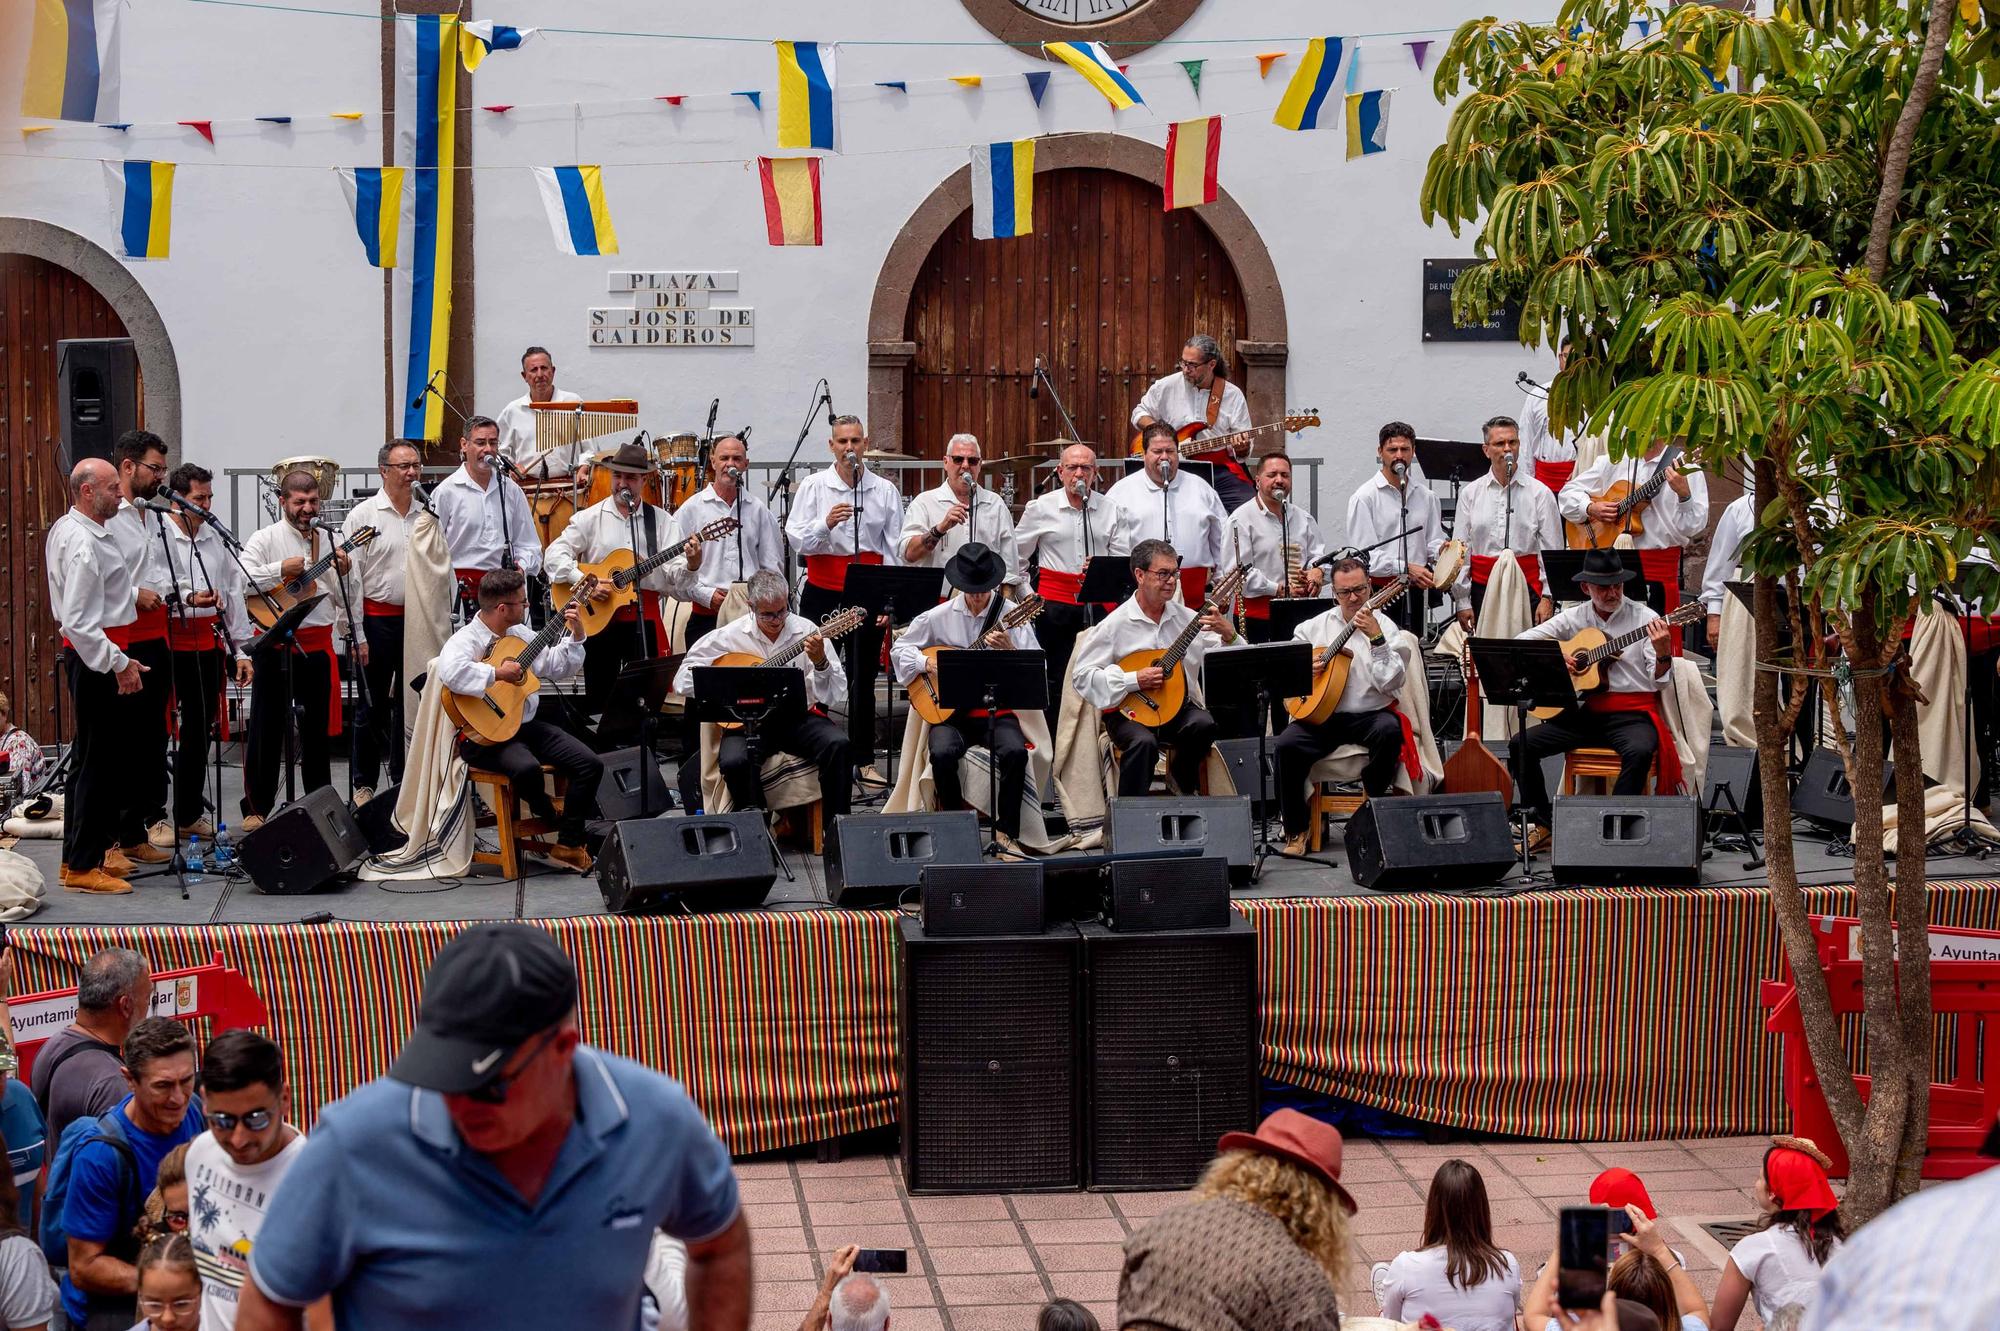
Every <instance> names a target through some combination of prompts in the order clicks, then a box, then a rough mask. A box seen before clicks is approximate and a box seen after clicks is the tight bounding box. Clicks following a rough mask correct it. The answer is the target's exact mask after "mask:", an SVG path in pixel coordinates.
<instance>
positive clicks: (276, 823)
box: [237, 786, 368, 896]
mask: <svg viewBox="0 0 2000 1331" xmlns="http://www.w3.org/2000/svg"><path fill="white" fill-rule="evenodd" d="M237 855H238V858H240V859H241V860H242V862H243V872H245V873H247V874H249V875H250V881H251V882H253V883H255V884H256V885H257V890H258V891H260V892H265V893H268V894H270V895H273V896H297V895H299V894H301V893H304V892H314V891H317V890H319V889H320V888H322V887H324V886H326V885H327V884H328V883H331V882H332V881H333V880H334V879H336V878H338V877H340V876H341V875H342V874H344V873H346V872H347V871H348V870H350V869H352V868H353V867H354V866H355V865H357V864H359V863H360V862H361V861H362V860H363V859H365V858H366V857H367V855H368V838H367V837H366V836H364V835H363V834H362V831H361V828H360V826H359V825H358V824H357V823H356V822H355V821H354V811H353V810H352V809H350V808H348V807H347V801H346V800H344V799H342V798H341V797H340V795H339V793H338V792H337V791H335V790H334V788H333V787H332V786H321V787H320V788H319V789H317V790H308V791H307V792H306V793H305V794H303V795H301V796H299V798H297V799H295V800H293V801H292V802H291V803H290V804H287V805H284V806H282V807H280V808H279V809H278V811H277V812H276V813H273V814H272V815H271V816H270V817H269V818H267V819H265V820H264V825H263V826H262V827H260V828H258V829H257V830H256V831H254V832H249V833H245V834H244V837H243V840H242V843H241V844H240V845H239V846H238V847H237Z"/></svg>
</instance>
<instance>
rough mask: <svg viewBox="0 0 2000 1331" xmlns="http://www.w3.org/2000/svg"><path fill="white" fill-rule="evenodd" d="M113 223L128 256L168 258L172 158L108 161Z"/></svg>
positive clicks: (172, 172) (172, 197) (132, 257)
mask: <svg viewBox="0 0 2000 1331" xmlns="http://www.w3.org/2000/svg"><path fill="white" fill-rule="evenodd" d="M104 171H105V175H106V176H107V177H109V184H110V186H111V223H112V225H113V226H114V227H116V228H117V230H118V242H119V251H120V253H122V254H124V256H125V257H126V258H128V259H164V258H166V257H167V236H168V231H169V229H170V224H171V222H172V219H173V212H174V164H173V163H172V162H106V163H105V164H104Z"/></svg>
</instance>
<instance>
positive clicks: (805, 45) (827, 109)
mask: <svg viewBox="0 0 2000 1331" xmlns="http://www.w3.org/2000/svg"><path fill="white" fill-rule="evenodd" d="M771 45H772V46H773V47H775V48H777V52H778V146H779V147H780V148H824V149H826V150H827V151H829V152H831V151H833V134H834V123H833V90H834V87H835V86H836V85H835V83H834V77H833V56H834V49H835V48H834V46H833V44H832V43H831V42H827V43H824V44H822V43H820V42H772V43H771Z"/></svg>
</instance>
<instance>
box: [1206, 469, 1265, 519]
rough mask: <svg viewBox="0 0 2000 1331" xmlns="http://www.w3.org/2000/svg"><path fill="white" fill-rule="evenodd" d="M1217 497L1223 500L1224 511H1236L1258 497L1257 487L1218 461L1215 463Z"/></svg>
mask: <svg viewBox="0 0 2000 1331" xmlns="http://www.w3.org/2000/svg"><path fill="white" fill-rule="evenodd" d="M1246 470H1247V468H1246ZM1215 497H1216V498H1217V499H1220V500H1221V501H1222V511H1223V512H1225V513H1234V512H1235V511H1236V510H1237V509H1239V508H1241V507H1243V506H1244V505H1245V504H1247V503H1249V502H1250V501H1251V500H1252V499H1255V498H1256V497H1257V487H1256V486H1254V485H1252V484H1250V482H1248V481H1246V480H1244V479H1243V478H1242V477H1241V476H1238V475H1237V474H1236V473H1235V472H1233V471H1231V470H1230V469H1229V468H1227V467H1225V466H1223V465H1222V464H1221V463H1219V462H1218V463H1217V464H1216V465H1215Z"/></svg>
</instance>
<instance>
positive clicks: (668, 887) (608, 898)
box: [597, 809, 778, 915]
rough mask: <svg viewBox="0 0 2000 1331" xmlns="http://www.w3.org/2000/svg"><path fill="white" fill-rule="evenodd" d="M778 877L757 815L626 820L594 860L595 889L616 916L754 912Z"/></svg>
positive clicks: (760, 812) (746, 812)
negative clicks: (679, 910)
mask: <svg viewBox="0 0 2000 1331" xmlns="http://www.w3.org/2000/svg"><path fill="white" fill-rule="evenodd" d="M777 876H778V862H777V860H776V858H775V857H774V856H773V854H772V851H771V839H770V836H769V834H768V833H767V832H766V831H765V830H764V811H763V810H762V809H745V810H743V811H741V812H739V813H706V814H698V815H696V816H695V817H692V818H640V819H632V820H628V821H626V822H622V823H619V824H618V825H617V826H615V827H614V828H613V829H612V831H611V835H610V836H609V837H608V838H607V839H606V840H605V842H604V849H603V851H602V852H601V853H600V854H599V855H598V857H597V887H598V890H599V891H600V892H602V893H603V895H604V905H605V908H606V909H607V910H609V911H611V912H612V913H613V914H614V915H625V914H630V913H633V912H638V911H650V910H659V909H663V908H664V907H666V906H667V905H669V904H672V903H678V904H680V905H682V906H685V907H686V908H687V909H689V910H692V911H709V910H755V909H756V908H757V907H759V906H761V905H763V904H764V898H765V897H767V896H769V895H770V894H771V883H772V881H773V880H774V879H776V878H777Z"/></svg>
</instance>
